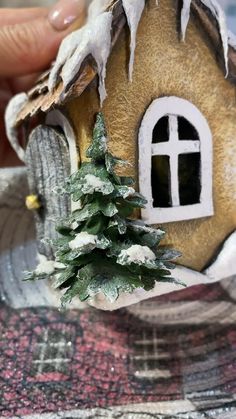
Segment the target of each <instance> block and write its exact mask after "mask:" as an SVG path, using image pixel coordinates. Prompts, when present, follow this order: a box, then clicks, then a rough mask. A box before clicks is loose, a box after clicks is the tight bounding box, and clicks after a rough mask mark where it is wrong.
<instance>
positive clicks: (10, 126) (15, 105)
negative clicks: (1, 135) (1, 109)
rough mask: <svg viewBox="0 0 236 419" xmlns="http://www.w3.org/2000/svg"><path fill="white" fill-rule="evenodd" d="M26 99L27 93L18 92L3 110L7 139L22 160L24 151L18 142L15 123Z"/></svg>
mask: <svg viewBox="0 0 236 419" xmlns="http://www.w3.org/2000/svg"><path fill="white" fill-rule="evenodd" d="M27 101H28V96H27V94H26V93H19V94H18V95H16V96H14V97H13V98H12V99H11V100H10V102H9V103H8V105H7V108H6V112H5V126H6V133H7V137H8V140H9V141H10V143H11V145H12V147H13V148H14V150H15V152H16V154H17V155H18V157H19V159H20V160H22V161H23V162H24V160H25V151H24V149H23V148H22V147H21V145H20V144H19V139H18V134H17V129H16V126H15V125H16V119H17V115H18V114H19V112H20V111H21V110H22V108H23V107H24V105H25V104H26V102H27Z"/></svg>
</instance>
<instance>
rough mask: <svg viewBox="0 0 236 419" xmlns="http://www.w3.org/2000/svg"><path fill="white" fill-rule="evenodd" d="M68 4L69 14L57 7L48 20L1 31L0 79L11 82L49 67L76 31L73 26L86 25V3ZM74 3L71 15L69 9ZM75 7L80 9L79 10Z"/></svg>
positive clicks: (44, 18) (5, 28) (76, 0)
mask: <svg viewBox="0 0 236 419" xmlns="http://www.w3.org/2000/svg"><path fill="white" fill-rule="evenodd" d="M66 2H67V3H66V4H67V7H66V8H65V10H64V9H62V6H60V8H59V10H58V9H57V6H56V8H54V9H52V11H51V12H50V14H49V16H47V17H45V16H41V17H38V18H37V19H34V20H30V21H27V22H23V23H17V24H15V25H7V26H3V27H2V28H1V29H0V77H4V76H6V77H8V78H10V77H15V76H21V75H27V74H31V73H36V72H39V71H41V70H43V69H45V68H46V67H48V66H49V64H50V63H51V61H52V60H53V59H54V57H55V55H56V53H57V50H58V47H59V45H60V43H61V41H62V39H63V38H64V37H65V36H66V34H67V33H69V32H70V31H71V30H72V28H73V26H71V25H72V24H74V22H75V19H77V20H76V23H77V26H78V27H79V26H81V25H82V23H83V22H84V18H85V4H84V1H83V0H80V1H79V0H72V2H71V0H66ZM63 3H65V0H63ZM70 3H71V4H72V11H71V13H70V8H69V6H68V4H70ZM60 4H61V2H60V3H59V5H60ZM75 4H76V5H77V6H78V5H80V7H78V8H75ZM57 11H58V12H57ZM66 16H67V18H66ZM72 16H73V17H72ZM63 22H64V23H63ZM68 25H69V26H68ZM65 28H66V29H65Z"/></svg>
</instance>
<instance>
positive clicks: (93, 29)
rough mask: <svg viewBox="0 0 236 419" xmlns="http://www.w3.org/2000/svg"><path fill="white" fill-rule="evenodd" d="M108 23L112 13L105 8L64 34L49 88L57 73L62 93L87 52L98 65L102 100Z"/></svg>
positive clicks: (76, 72) (56, 79)
mask: <svg viewBox="0 0 236 419" xmlns="http://www.w3.org/2000/svg"><path fill="white" fill-rule="evenodd" d="M111 25H112V13H111V12H105V13H102V14H100V15H98V16H97V17H96V18H95V19H93V20H92V21H91V22H88V23H87V24H86V25H85V26H84V27H83V28H81V29H79V30H78V31H75V32H73V33H72V34H71V35H69V36H68V37H67V38H65V40H64V41H63V42H62V44H61V47H60V50H59V54H58V57H57V59H56V63H55V65H54V67H53V69H52V71H51V74H50V77H49V83H48V87H49V89H50V90H53V89H54V88H55V86H56V84H57V81H58V77H59V75H60V77H61V78H62V81H63V84H64V94H65V92H66V91H67V90H68V88H69V86H70V85H71V84H72V82H73V80H74V79H75V78H76V75H77V74H78V73H79V70H80V67H81V64H82V63H83V61H84V59H85V58H86V57H87V56H88V55H90V54H91V55H92V56H93V58H94V59H95V61H96V64H97V68H98V76H99V94H100V100H101V104H102V103H103V101H104V99H105V97H106V89H105V77H106V64H107V59H108V57H109V54H110V49H111Z"/></svg>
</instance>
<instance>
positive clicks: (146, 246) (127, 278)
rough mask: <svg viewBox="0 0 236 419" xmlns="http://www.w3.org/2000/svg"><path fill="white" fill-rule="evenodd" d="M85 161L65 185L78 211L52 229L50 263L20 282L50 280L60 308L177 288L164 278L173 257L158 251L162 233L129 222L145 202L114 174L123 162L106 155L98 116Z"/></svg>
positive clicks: (102, 125) (125, 180) (104, 135)
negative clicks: (76, 301)
mask: <svg viewBox="0 0 236 419" xmlns="http://www.w3.org/2000/svg"><path fill="white" fill-rule="evenodd" d="M87 157H88V158H89V159H90V161H89V162H85V163H83V164H82V165H81V167H80V169H79V170H78V171H77V172H76V173H75V174H73V175H72V176H71V177H70V178H69V180H68V182H67V185H66V192H67V193H69V194H70V195H71V196H72V200H73V201H79V202H80V209H77V210H75V211H73V213H72V214H71V215H70V216H69V217H68V218H67V219H66V220H64V222H63V224H62V225H59V226H58V227H57V230H58V232H59V233H60V237H59V238H58V239H57V240H56V241H55V243H54V246H55V249H56V262H52V261H47V262H44V263H43V264H41V265H39V266H38V267H37V268H36V270H35V271H34V272H33V273H30V274H28V275H27V277H26V279H29V280H32V279H36V278H38V279H42V278H44V277H46V276H48V277H52V276H53V277H54V287H55V288H60V289H66V291H65V293H64V295H63V297H62V304H63V305H64V304H67V303H69V302H71V300H72V299H73V298H74V297H75V296H78V297H79V298H80V300H81V301H85V300H87V299H89V298H92V297H94V295H96V294H97V293H99V292H101V293H103V294H104V295H105V297H106V298H107V299H108V300H109V301H111V302H113V301H115V300H116V299H117V298H118V296H119V293H121V292H129V293H131V292H132V291H133V290H134V289H135V288H143V289H145V290H147V291H148V290H151V289H152V288H153V287H154V285H155V283H156V281H159V282H175V283H179V282H178V281H177V280H175V279H174V278H172V277H171V272H170V270H171V269H173V268H174V267H175V265H174V264H173V263H172V260H174V259H175V258H177V257H178V256H179V255H180V254H179V252H176V251H174V250H170V249H163V248H160V247H159V243H160V241H161V239H162V238H163V236H164V235H165V233H164V231H163V230H162V229H153V228H150V227H147V226H145V225H144V224H143V223H141V222H138V221H132V220H131V219H130V218H129V217H131V216H132V214H133V211H134V209H140V208H142V207H144V206H145V204H146V200H145V198H144V197H143V196H142V195H140V194H139V193H137V192H135V190H134V188H133V184H134V181H133V179H132V178H130V177H124V176H118V175H117V174H116V172H115V167H116V165H117V164H124V163H125V162H124V161H122V160H120V159H118V158H116V157H113V156H112V155H111V154H110V153H109V152H108V148H107V132H106V128H105V123H104V119H103V115H102V114H101V113H99V114H98V115H97V119H96V124H95V127H94V132H93V142H92V144H91V146H90V147H89V148H88V150H87Z"/></svg>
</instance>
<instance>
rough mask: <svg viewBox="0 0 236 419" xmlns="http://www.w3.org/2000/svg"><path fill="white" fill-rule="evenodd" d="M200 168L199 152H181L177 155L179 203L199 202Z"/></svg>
mask: <svg viewBox="0 0 236 419" xmlns="http://www.w3.org/2000/svg"><path fill="white" fill-rule="evenodd" d="M200 169H201V156H200V153H191V154H181V155H180V156H179V195H180V205H191V204H197V203H199V202H200V193H201V177H200Z"/></svg>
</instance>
